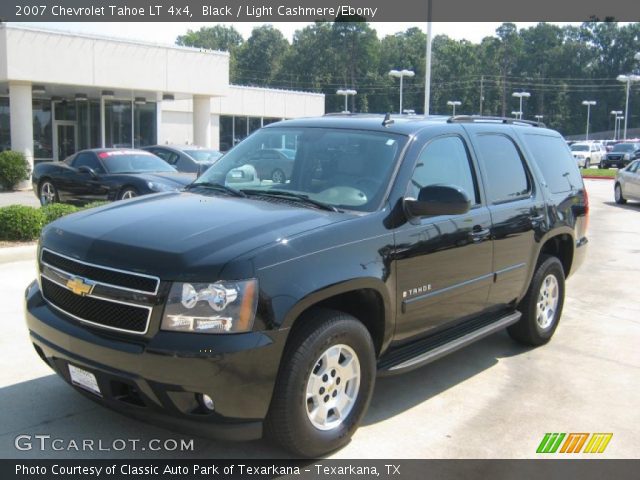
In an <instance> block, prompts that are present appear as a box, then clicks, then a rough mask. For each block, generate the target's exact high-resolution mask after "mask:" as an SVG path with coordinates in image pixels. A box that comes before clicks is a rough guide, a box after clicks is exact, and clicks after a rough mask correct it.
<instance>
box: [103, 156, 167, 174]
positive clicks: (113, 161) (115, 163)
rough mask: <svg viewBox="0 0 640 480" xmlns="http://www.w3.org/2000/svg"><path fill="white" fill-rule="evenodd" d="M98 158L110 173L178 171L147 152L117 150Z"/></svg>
mask: <svg viewBox="0 0 640 480" xmlns="http://www.w3.org/2000/svg"><path fill="white" fill-rule="evenodd" d="M98 156H99V157H100V158H101V159H102V163H104V166H105V168H106V169H107V171H108V172H109V173H142V172H175V171H176V169H175V168H173V167H172V166H171V165H168V164H167V162H165V161H164V160H162V159H161V158H159V157H156V156H155V155H153V154H151V153H149V152H145V151H133V150H115V151H106V152H100V153H99V154H98Z"/></svg>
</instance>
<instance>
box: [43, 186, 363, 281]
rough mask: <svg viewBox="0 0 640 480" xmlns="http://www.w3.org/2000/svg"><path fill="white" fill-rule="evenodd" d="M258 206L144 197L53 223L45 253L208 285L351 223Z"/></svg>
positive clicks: (184, 196) (340, 217) (319, 213)
mask: <svg viewBox="0 0 640 480" xmlns="http://www.w3.org/2000/svg"><path fill="white" fill-rule="evenodd" d="M351 217H352V215H350V214H347V213H334V212H328V211H324V210H316V209H313V208H306V207H298V206H291V205H290V204H283V203H272V202H266V201H262V200H257V199H253V198H234V197H223V196H213V195H211V196H208V195H201V194H197V193H191V192H172V193H162V194H156V195H146V196H142V197H138V198H135V199H132V200H125V201H119V202H114V203H112V204H109V205H107V206H104V207H99V208H95V209H91V210H86V211H83V212H78V213H76V214H72V215H69V216H66V217H62V218H61V219H59V220H57V221H55V222H53V223H51V224H50V225H49V226H47V227H46V228H45V230H44V231H43V234H42V240H41V243H42V246H43V247H46V248H49V249H51V250H53V251H56V252H59V253H62V254H64V255H67V256H70V257H73V258H77V259H79V260H83V261H86V262H89V263H94V264H98V265H104V266H109V267H113V268H119V269H122V270H129V271H135V272H140V273H147V274H152V275H157V276H159V277H160V278H162V279H163V280H178V279H182V280H187V279H190V280H193V281H196V280H198V279H200V280H202V281H207V280H210V279H214V278H218V275H219V273H220V270H221V269H222V267H223V266H224V265H225V264H226V263H228V262H229V261H230V260H233V259H234V258H236V257H238V256H239V255H243V254H246V253H248V252H250V251H252V250H254V249H257V248H260V247H264V246H267V245H269V244H275V243H276V242H278V241H280V240H282V239H284V238H290V237H292V236H295V235H297V234H301V233H303V232H306V231H309V230H313V229H316V228H320V227H324V226H327V225H330V224H333V223H337V222H340V221H344V220H346V219H349V218H351Z"/></svg>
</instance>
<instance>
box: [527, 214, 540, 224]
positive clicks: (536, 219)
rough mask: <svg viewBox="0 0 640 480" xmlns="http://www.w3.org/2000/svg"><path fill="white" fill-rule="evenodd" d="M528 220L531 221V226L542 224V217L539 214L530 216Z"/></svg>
mask: <svg viewBox="0 0 640 480" xmlns="http://www.w3.org/2000/svg"><path fill="white" fill-rule="evenodd" d="M529 220H531V223H532V224H533V225H538V224H540V223H542V222H544V215H542V214H540V215H532V216H530V217H529Z"/></svg>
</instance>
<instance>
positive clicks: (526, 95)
mask: <svg viewBox="0 0 640 480" xmlns="http://www.w3.org/2000/svg"><path fill="white" fill-rule="evenodd" d="M511 96H513V97H516V98H519V99H520V110H519V111H520V119H521V120H522V99H523V98H529V97H530V96H531V94H530V93H529V92H513V93H512V94H511Z"/></svg>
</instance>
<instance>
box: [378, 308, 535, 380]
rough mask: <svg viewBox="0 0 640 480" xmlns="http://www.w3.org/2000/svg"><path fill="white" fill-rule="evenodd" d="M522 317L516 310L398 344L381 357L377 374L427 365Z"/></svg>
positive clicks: (387, 373) (390, 373) (397, 371)
mask: <svg viewBox="0 0 640 480" xmlns="http://www.w3.org/2000/svg"><path fill="white" fill-rule="evenodd" d="M521 316H522V314H521V313H520V312H518V311H516V312H512V313H510V314H508V315H506V316H503V317H500V318H498V319H497V320H486V319H485V320H477V321H473V322H470V323H468V324H463V325H460V326H456V327H453V328H451V329H448V330H444V331H442V332H440V333H437V334H435V335H433V336H431V337H427V338H425V339H422V340H418V341H417V342H414V343H410V344H409V345H406V346H403V347H400V348H398V349H397V350H393V351H391V352H389V353H387V354H386V355H385V356H384V357H383V358H382V359H381V360H380V362H379V363H378V375H381V376H384V375H393V374H396V373H403V372H406V371H409V370H413V369H414V368H418V367H421V366H423V365H426V364H427V363H430V362H433V361H434V360H437V359H439V358H441V357H444V356H445V355H448V354H449V353H451V352H455V351H456V350H458V349H460V348H462V347H466V346H467V345H469V344H471V343H473V342H475V341H477V340H480V339H481V338H483V337H486V336H488V335H491V334H492V333H495V332H497V331H499V330H502V329H503V328H506V327H508V326H509V325H512V324H514V323H516V322H517V321H518V320H520V317H521Z"/></svg>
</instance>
